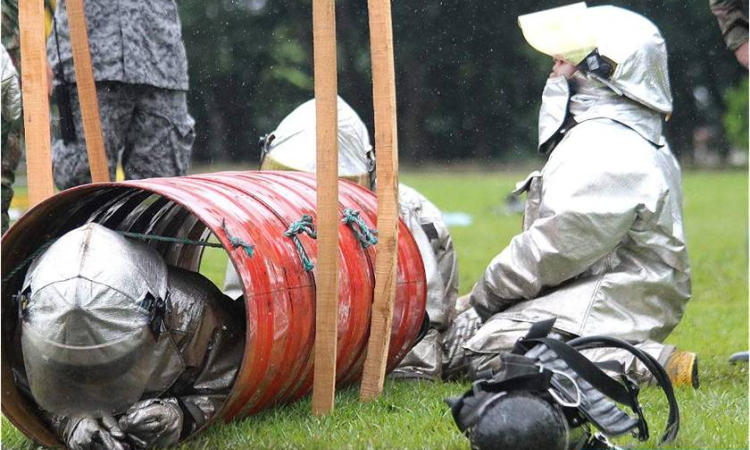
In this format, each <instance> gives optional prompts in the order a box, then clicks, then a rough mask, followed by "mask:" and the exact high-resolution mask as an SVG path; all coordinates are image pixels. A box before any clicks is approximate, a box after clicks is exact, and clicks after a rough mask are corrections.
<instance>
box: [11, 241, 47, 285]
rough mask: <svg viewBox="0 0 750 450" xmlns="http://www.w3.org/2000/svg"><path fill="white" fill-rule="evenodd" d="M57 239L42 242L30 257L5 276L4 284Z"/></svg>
mask: <svg viewBox="0 0 750 450" xmlns="http://www.w3.org/2000/svg"><path fill="white" fill-rule="evenodd" d="M55 241H57V238H55V239H52V240H51V241H48V242H45V243H44V244H42V245H41V246H39V248H38V249H36V250H35V251H34V253H32V254H31V255H30V256H29V257H28V258H26V259H24V260H23V261H21V263H20V264H19V265H17V266H16V268H15V269H13V270H11V271H10V273H9V274H8V275H6V276H5V277H3V281H2V282H3V284H5V283H7V282H8V280H10V279H11V278H13V277H14V276H16V274H18V272H20V271H22V270H24V269H26V266H28V265H29V264H31V262H32V261H34V260H35V259H36V257H37V256H39V255H41V254H42V253H44V251H45V250H47V249H48V248H50V247H51V246H52V244H54V243H55Z"/></svg>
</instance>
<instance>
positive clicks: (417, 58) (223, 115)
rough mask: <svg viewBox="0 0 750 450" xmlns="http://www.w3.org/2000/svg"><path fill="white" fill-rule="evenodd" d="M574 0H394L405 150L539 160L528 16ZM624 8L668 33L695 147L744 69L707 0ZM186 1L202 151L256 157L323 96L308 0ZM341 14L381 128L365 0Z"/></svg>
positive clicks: (366, 110) (192, 96) (341, 42)
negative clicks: (520, 20)
mask: <svg viewBox="0 0 750 450" xmlns="http://www.w3.org/2000/svg"><path fill="white" fill-rule="evenodd" d="M568 3H570V0H539V1H535V2H517V1H516V2H489V1H486V0H466V1H461V2H394V3H393V6H392V8H393V29H394V49H395V58H396V83H397V102H398V114H399V142H400V153H401V157H402V159H403V160H408V161H415V162H421V161H429V160H436V159H437V160H459V159H478V160H488V159H494V160H501V161H509V160H517V159H525V158H528V157H530V156H533V155H534V150H533V149H534V148H535V146H536V139H537V132H536V126H537V114H538V110H539V105H540V98H541V93H542V88H543V86H544V82H545V79H546V78H547V75H548V74H549V72H550V68H551V61H550V60H549V58H547V57H545V56H543V55H541V54H539V53H537V52H536V51H534V50H532V49H531V48H530V47H529V46H528V44H526V42H525V41H524V39H523V37H522V35H521V31H520V29H519V28H518V24H517V17H518V15H520V14H525V13H529V12H533V11H537V10H541V9H544V8H549V7H554V6H560V5H563V4H568ZM588 3H589V5H591V6H595V5H597V4H608V3H611V1H609V0H592V1H589V2H588ZM617 4H618V5H619V6H623V7H626V8H630V9H632V10H634V11H637V12H640V13H642V14H644V15H646V16H647V17H649V18H651V19H652V20H653V21H654V22H655V23H656V24H657V25H658V26H659V27H660V29H661V30H662V32H663V34H664V37H665V39H666V41H667V44H668V48H669V52H670V53H669V54H670V57H669V65H670V71H671V80H672V90H673V94H674V104H675V112H674V115H673V118H672V120H671V121H670V122H669V123H668V124H667V127H666V128H665V133H666V134H667V137H668V138H669V139H670V142H671V143H672V148H674V149H675V150H676V151H678V152H679V151H681V150H682V149H686V148H690V146H691V145H692V130H693V129H694V128H696V127H697V126H702V125H706V124H715V125H720V123H721V118H722V115H723V111H724V105H723V100H722V98H723V94H724V92H725V90H726V89H727V88H729V87H730V86H733V85H735V84H736V83H737V82H738V81H739V80H741V79H742V78H743V77H747V74H746V72H744V73H743V69H742V68H741V67H740V66H739V65H738V64H737V62H736V60H735V59H734V56H733V55H732V54H731V53H730V52H728V51H727V50H726V49H725V48H724V43H723V41H722V38H721V33H720V31H719V27H718V24H717V23H716V19H715V18H714V16H713V15H712V14H711V12H710V11H709V8H708V3H707V2H705V1H684V0H663V1H653V0H621V1H619V2H617ZM180 7H181V17H182V21H183V30H184V36H185V43H186V47H187V51H188V56H189V63H190V68H189V70H190V80H191V90H190V93H189V103H190V108H191V113H192V114H193V115H194V116H195V117H196V119H197V124H198V125H197V141H196V145H195V151H194V157H195V160H196V161H198V162H204V163H205V162H209V163H210V162H217V161H222V160H231V161H243V162H244V163H245V164H248V163H249V162H252V163H256V162H257V160H258V156H257V155H258V150H257V146H256V143H257V140H258V136H260V135H263V134H265V133H269V132H271V131H273V129H274V128H275V127H276V125H277V124H278V123H279V122H280V121H281V119H282V118H283V117H284V116H285V115H286V114H288V113H289V112H291V111H292V109H294V108H295V107H296V106H298V105H299V104H300V103H302V102H303V101H305V100H308V99H310V98H312V97H313V70H312V8H311V2H310V0H305V1H299V0H278V1H270V0H223V1H219V2H197V1H191V2H181V4H180ZM336 16H337V34H338V75H339V93H340V95H341V96H342V97H343V98H344V99H345V100H347V101H348V102H349V103H350V104H351V105H352V106H353V107H354V109H355V110H356V111H357V112H358V113H359V114H360V115H361V116H362V118H363V120H364V121H365V123H367V124H368V127H369V128H370V131H371V133H372V125H373V113H372V84H371V83H372V81H371V73H370V53H369V48H370V46H369V28H368V17H367V2H365V1H361V2H348V1H338V2H336ZM696 92H699V93H700V95H699V96H697V95H696V94H695V93H696ZM698 98H700V99H701V100H700V101H698V100H697V99H698ZM745 110H747V108H745ZM375 147H376V148H377V143H375Z"/></svg>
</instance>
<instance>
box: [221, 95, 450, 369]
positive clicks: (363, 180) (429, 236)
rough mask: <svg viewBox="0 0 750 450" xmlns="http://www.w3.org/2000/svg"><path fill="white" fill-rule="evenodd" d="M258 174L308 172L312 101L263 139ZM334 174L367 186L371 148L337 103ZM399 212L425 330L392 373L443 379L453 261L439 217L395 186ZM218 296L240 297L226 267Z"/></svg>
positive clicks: (360, 125)
mask: <svg viewBox="0 0 750 450" xmlns="http://www.w3.org/2000/svg"><path fill="white" fill-rule="evenodd" d="M265 142H266V145H265V148H264V149H263V156H262V163H261V170H298V171H304V172H310V173H314V172H315V168H316V161H315V145H316V144H315V100H309V101H307V102H305V103H303V104H302V105H300V106H298V107H297V108H296V109H295V110H294V111H292V112H291V113H289V115H287V116H286V117H285V118H284V119H283V120H282V121H281V123H280V124H279V126H278V127H277V128H276V130H274V132H273V133H271V134H269V135H268V136H266V137H265ZM338 146H339V176H340V177H343V178H346V179H348V180H350V181H354V182H356V183H358V184H359V185H361V186H364V187H367V188H373V187H374V185H375V180H374V179H371V177H373V176H374V172H372V168H373V161H372V156H373V154H372V145H371V144H370V137H369V134H368V132H367V127H366V126H365V124H364V122H362V119H360V117H359V115H357V113H356V112H355V111H354V109H352V107H351V106H349V105H348V104H347V103H346V102H345V101H344V100H343V99H342V98H340V97H339V99H338ZM399 207H400V209H399V214H400V216H401V219H403V220H404V222H405V223H406V225H407V227H408V228H409V230H410V231H411V233H412V236H413V237H414V240H415V241H416V242H417V246H418V247H419V253H420V254H421V256H422V261H423V262H424V267H425V274H426V277H427V314H428V315H429V316H430V329H429V331H428V333H427V335H426V336H425V337H424V339H423V340H422V341H421V342H420V343H418V344H417V345H416V346H415V347H414V349H412V351H411V352H409V354H407V355H406V357H405V358H404V361H403V362H402V363H401V364H400V365H399V367H398V368H396V370H395V371H394V373H395V374H396V375H397V376H400V377H420V378H428V379H440V378H441V377H442V376H443V365H444V364H443V359H444V358H445V356H444V355H443V354H444V350H443V337H442V335H443V333H444V332H445V331H446V330H447V329H448V327H449V326H450V324H451V322H452V321H453V318H454V316H455V306H456V299H457V297H458V261H457V258H456V253H455V250H454V249H453V240H452V239H451V235H450V232H449V230H448V227H447V226H446V225H445V223H444V222H443V215H442V213H441V212H440V210H439V209H438V207H437V206H435V205H434V204H433V203H431V202H430V201H429V200H428V199H427V198H425V196H423V195H422V194H420V193H419V192H417V191H416V190H415V189H413V188H410V187H408V186H406V185H403V184H400V185H399ZM224 293H225V294H226V295H229V296H230V297H232V298H237V297H239V296H240V295H242V287H241V285H240V282H239V278H238V277H237V273H236V272H235V271H234V268H233V267H232V265H231V264H229V265H228V266H227V271H226V277H225V282H224Z"/></svg>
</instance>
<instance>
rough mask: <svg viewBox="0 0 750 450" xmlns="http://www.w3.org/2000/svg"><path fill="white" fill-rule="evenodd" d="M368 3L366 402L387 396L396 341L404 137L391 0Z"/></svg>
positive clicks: (363, 391)
mask: <svg viewBox="0 0 750 450" xmlns="http://www.w3.org/2000/svg"><path fill="white" fill-rule="evenodd" d="M367 4H368V9H369V15H370V55H371V58H372V90H373V105H374V108H375V145H376V148H377V152H376V155H377V156H376V158H377V161H376V162H377V169H376V170H377V178H378V189H377V194H378V224H377V227H378V252H377V256H376V258H375V299H374V301H373V305H372V325H371V327H370V339H369V342H368V343H367V357H366V359H365V367H364V373H363V375H362V385H361V388H360V399H361V400H362V401H367V400H373V399H376V398H378V397H379V396H380V394H381V393H382V392H383V383H384V381H385V366H386V361H387V358H388V348H389V346H390V341H391V322H392V321H393V302H394V299H395V297H396V265H397V262H398V253H397V251H396V247H397V245H398V137H397V129H396V71H395V66H394V61H393V25H392V22H391V1H390V0H368V3H367Z"/></svg>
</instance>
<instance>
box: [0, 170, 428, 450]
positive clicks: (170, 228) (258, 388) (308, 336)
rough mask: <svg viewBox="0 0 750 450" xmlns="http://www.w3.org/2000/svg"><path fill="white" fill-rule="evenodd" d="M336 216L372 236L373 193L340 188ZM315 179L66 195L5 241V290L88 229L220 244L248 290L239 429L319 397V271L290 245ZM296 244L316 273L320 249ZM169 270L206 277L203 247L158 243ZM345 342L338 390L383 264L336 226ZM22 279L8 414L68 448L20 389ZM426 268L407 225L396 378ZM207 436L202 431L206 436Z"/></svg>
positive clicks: (417, 314) (8, 310) (8, 301)
mask: <svg viewBox="0 0 750 450" xmlns="http://www.w3.org/2000/svg"><path fill="white" fill-rule="evenodd" d="M339 196H340V197H339V198H340V202H339V211H340V212H341V213H343V210H344V208H352V209H355V210H358V211H360V216H361V217H362V218H363V219H364V220H365V222H366V223H367V224H368V225H370V226H371V227H376V226H377V223H376V211H377V201H376V198H375V196H374V194H373V193H371V192H370V191H368V190H366V189H364V188H362V187H360V186H357V185H355V184H353V183H349V182H347V181H343V180H342V181H340V182H339ZM315 199H316V192H315V177H314V176H313V175H310V174H303V173H293V172H225V173H217V174H207V175H196V176H190V177H181V178H159V179H150V180H139V181H127V182H123V183H101V184H95V185H93V184H92V185H85V186H80V187H77V188H74V189H69V190H67V191H64V192H61V193H59V194H57V195H55V196H54V197H51V198H49V199H47V200H46V201H44V202H43V203H41V204H39V205H38V206H36V207H34V208H33V209H31V210H30V211H29V212H27V213H26V214H25V215H24V216H23V217H21V218H20V219H19V220H18V222H17V223H15V224H14V225H13V227H11V229H10V230H8V232H7V233H6V234H5V236H3V238H2V278H3V279H5V278H6V277H7V274H10V273H11V271H13V269H15V268H16V267H17V266H18V265H19V264H20V263H21V262H22V261H23V260H24V259H26V258H28V257H29V255H31V254H32V253H33V252H34V251H35V250H37V249H38V248H39V246H40V245H42V244H43V243H45V242H48V241H49V240H51V239H54V238H56V237H59V236H61V235H63V234H65V233H66V232H68V231H70V230H72V229H74V228H76V227H79V226H81V225H83V224H85V223H88V222H91V221H93V222H97V223H100V224H103V225H105V226H107V227H109V228H112V229H116V230H122V231H131V232H137V233H147V234H155V235H161V236H169V237H176V238H187V239H192V240H203V239H207V238H208V237H209V236H210V235H211V234H213V235H214V236H216V237H218V239H219V241H220V242H221V244H222V245H223V246H224V249H225V250H226V252H227V254H228V255H229V259H230V260H231V261H232V264H233V265H234V267H235V269H236V270H237V272H238V273H239V275H240V278H241V280H242V282H243V284H244V293H245V306H246V308H245V309H246V312H247V313H246V328H247V333H246V341H245V356H244V358H243V361H242V365H241V367H240V370H239V373H238V375H237V378H236V380H235V383H234V386H233V388H232V391H231V394H230V395H229V398H228V399H227V401H226V403H225V404H224V407H223V408H222V410H221V412H220V414H217V417H221V418H223V419H224V420H227V421H228V420H231V419H233V418H235V417H238V416H242V415H246V414H252V413H255V412H257V411H259V410H261V409H264V408H267V407H270V406H273V405H276V404H280V403H285V402H290V401H293V400H296V399H298V398H300V397H302V396H304V395H305V394H307V393H308V392H309V390H310V387H311V386H312V363H313V358H312V353H313V352H312V350H313V341H314V333H315V330H314V325H315V271H312V272H306V271H305V270H304V269H303V267H302V263H301V262H300V257H299V255H298V253H297V248H296V246H295V244H294V242H293V241H292V239H290V238H289V237H287V236H285V235H284V232H285V231H286V230H287V228H288V227H289V225H290V224H291V223H292V222H294V221H297V220H300V219H301V218H302V216H303V215H304V214H308V215H310V216H312V217H313V223H317V221H316V219H315ZM222 223H225V226H226V230H227V232H228V233H230V234H231V235H232V236H234V237H238V238H240V239H242V240H243V241H245V242H247V243H250V244H252V245H254V246H255V252H254V255H253V257H249V256H248V255H247V254H246V253H245V251H244V250H243V249H242V248H241V247H237V248H234V247H233V246H232V244H231V243H230V242H229V238H228V237H227V234H226V233H225V231H224V229H223V228H222ZM299 239H300V240H301V242H302V245H303V247H304V249H305V251H306V252H307V254H308V256H309V257H310V259H311V260H312V261H313V262H315V260H316V255H317V244H316V241H315V240H314V239H311V238H310V237H308V236H307V235H300V236H299ZM152 245H153V246H154V247H155V248H156V249H157V250H158V251H159V252H160V253H161V255H162V256H163V257H164V259H165V260H166V261H167V263H168V264H171V265H174V266H178V267H182V268H185V269H188V270H193V271H198V269H199V268H200V262H201V257H202V254H203V247H200V246H195V245H185V244H179V243H164V242H152ZM339 246H340V247H339V248H340V253H339V280H340V296H339V323H338V327H339V336H338V357H337V361H338V366H337V381H338V383H339V385H341V384H345V383H351V382H355V381H357V380H359V378H360V376H361V372H362V366H363V363H364V354H365V349H366V347H367V335H368V333H369V329H370V308H371V304H372V295H373V286H374V280H375V277H374V272H373V267H374V263H375V253H376V248H377V246H371V247H369V248H367V249H364V248H362V246H361V244H360V242H359V241H358V240H357V238H356V237H355V235H354V233H353V232H352V230H351V229H349V227H348V226H347V225H344V224H341V225H340V226H339ZM23 277H24V271H20V272H19V273H18V274H16V275H14V276H13V277H10V279H8V280H7V282H3V285H2V303H1V305H0V306H1V307H2V348H3V352H2V411H3V414H4V415H5V416H6V417H7V418H8V419H9V420H10V421H11V422H12V423H13V424H14V425H15V426H16V427H17V428H18V429H20V430H21V431H22V432H24V433H25V434H26V435H27V436H28V437H29V438H31V439H32V440H34V441H36V442H37V443H39V444H42V445H47V446H61V443H60V442H59V441H58V440H57V437H56V436H55V435H54V434H53V433H52V432H51V431H50V430H49V429H48V428H47V426H46V425H45V424H44V422H43V421H42V420H41V418H40V417H39V415H38V408H37V407H36V406H35V405H34V404H33V403H32V402H31V401H30V400H29V399H28V397H26V396H24V395H23V394H21V392H20V391H19V390H18V389H17V388H16V386H15V384H14V382H13V374H12V371H13V369H14V368H15V369H18V368H22V367H23V359H22V355H21V350H20V345H19V344H18V342H19V339H18V337H17V336H14V333H17V330H18V327H16V326H15V321H16V314H15V311H14V310H13V309H12V308H13V306H12V305H13V302H12V296H13V295H14V294H15V293H17V292H18V290H19V289H20V287H21V283H22V281H23ZM426 289H427V287H426V282H425V274H424V266H423V264H422V259H421V257H420V255H419V250H418V248H417V245H416V243H415V242H414V239H413V238H412V236H411V234H410V233H409V230H408V229H407V227H406V225H405V224H404V223H403V222H401V223H400V224H399V242H398V282H397V294H396V303H395V307H394V317H393V328H392V332H391V348H390V352H389V355H388V370H392V369H393V368H394V367H395V366H396V364H398V362H399V361H400V360H401V359H402V358H403V357H404V355H405V354H406V353H407V352H408V351H409V349H410V347H411V344H412V342H413V341H414V339H415V337H416V335H417V333H418V331H419V328H420V325H421V323H422V320H423V318H424V312H425V301H426V300H425V299H426ZM199 431H200V430H199Z"/></svg>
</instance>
